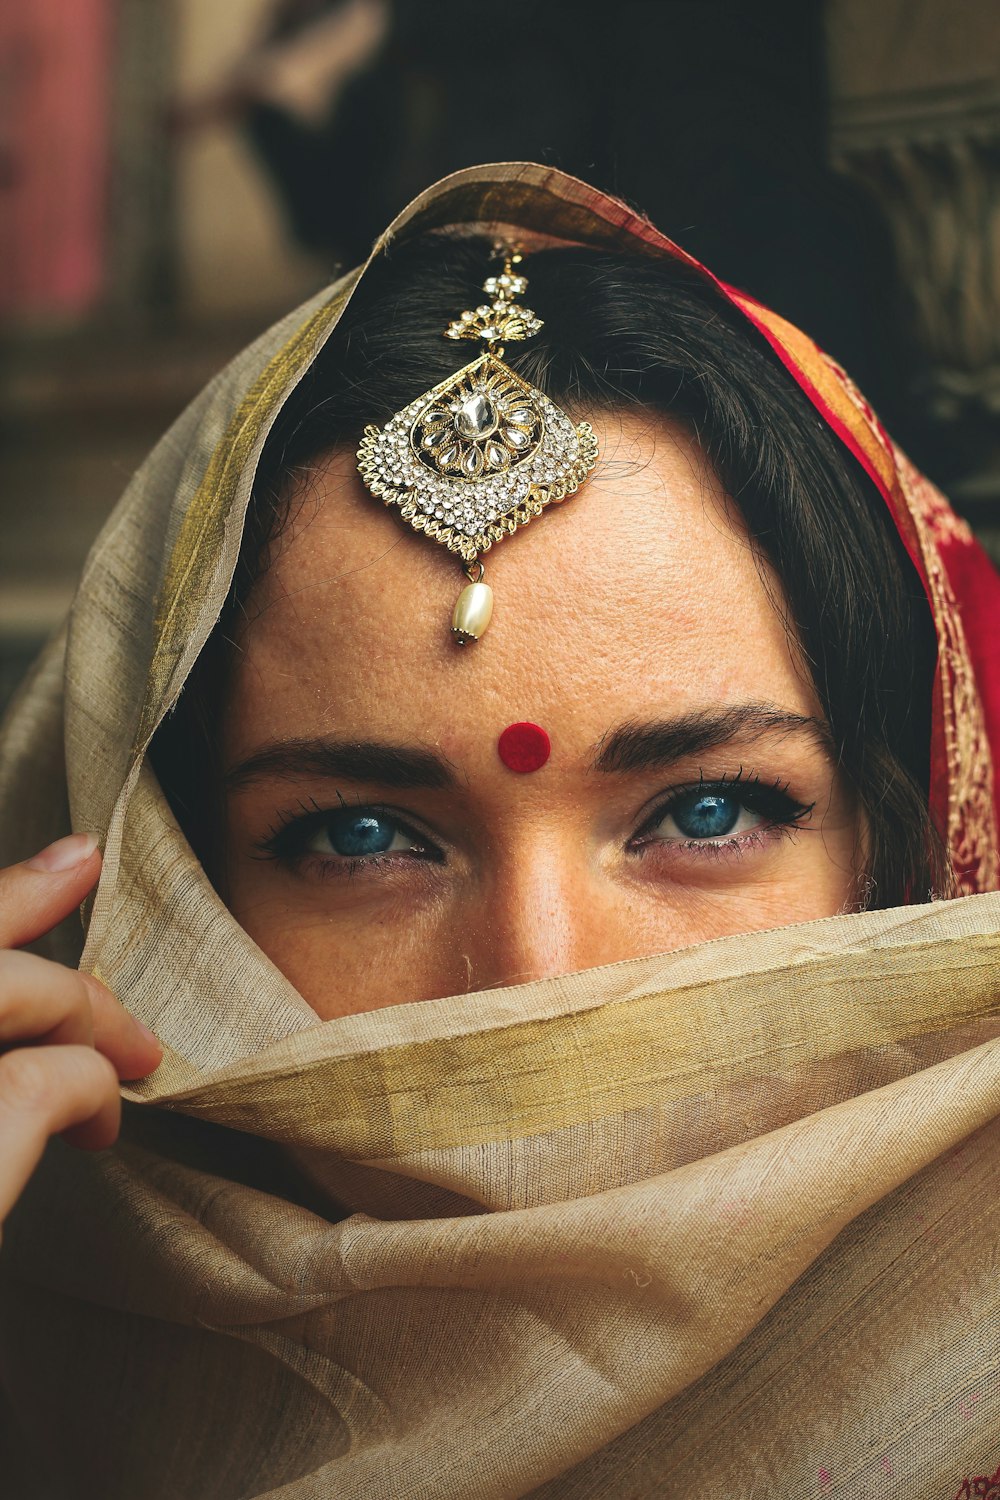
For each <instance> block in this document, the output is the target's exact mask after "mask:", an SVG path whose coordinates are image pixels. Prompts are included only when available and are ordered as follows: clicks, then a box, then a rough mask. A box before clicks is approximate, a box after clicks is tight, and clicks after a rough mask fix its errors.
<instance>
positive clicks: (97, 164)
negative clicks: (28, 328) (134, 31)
mask: <svg viewBox="0 0 1000 1500" xmlns="http://www.w3.org/2000/svg"><path fill="white" fill-rule="evenodd" d="M113 9H114V4H113V0H6V3H4V4H3V5H2V6H0V317H2V318H3V320H4V321H6V322H11V321H16V322H19V323H20V322H38V321H40V320H41V321H46V322H47V321H50V320H52V321H65V320H66V319H71V320H72V319H75V318H78V317H80V316H82V315H83V314H85V313H86V312H87V311H88V310H89V309H90V308H91V307H92V306H93V305H94V303H95V302H96V301H97V300H98V299H99V297H100V295H101V292H102V290H103V287H104V270H105V255H106V243H107V224H106V219H107V200H108V176H109V153H110V114H111V73H112V45H113V21H114V16H113Z"/></svg>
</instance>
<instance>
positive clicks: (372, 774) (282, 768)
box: [225, 739, 456, 791]
mask: <svg viewBox="0 0 1000 1500" xmlns="http://www.w3.org/2000/svg"><path fill="white" fill-rule="evenodd" d="M302 776H323V777H330V778H338V777H339V778H342V779H344V780H346V781H376V782H378V783H379V785H380V786H391V787H397V788H398V789H400V790H409V789H411V788H415V787H421V788H423V789H424V790H428V791H440V790H443V789H444V788H446V787H451V786H454V785H455V783H456V777H455V773H454V771H453V770H452V768H451V766H450V765H449V764H448V762H447V761H446V760H444V759H442V757H441V756H439V755H435V754H434V753H433V751H430V750H421V749H419V748H418V747H416V746H410V745H389V744H384V743H382V742H381V741H378V740H331V739H306V740H281V741H278V742H276V743H275V744H273V745H264V746H262V748H261V749H260V750H256V751H254V753H253V755H250V756H248V757H247V759H246V760H242V761H240V762H239V763H238V765H235V766H233V768H232V770H230V771H228V772H227V773H226V777H225V781H226V786H227V787H229V788H231V789H233V790H235V789H237V788H239V787H245V786H249V785H251V784H252V783H253V782H257V781H274V780H277V781H295V780H298V779H299V778H300V777H302Z"/></svg>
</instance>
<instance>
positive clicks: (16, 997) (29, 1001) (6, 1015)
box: [0, 949, 94, 1051]
mask: <svg viewBox="0 0 1000 1500" xmlns="http://www.w3.org/2000/svg"><path fill="white" fill-rule="evenodd" d="M93 1041H94V1025H93V1019H92V1015H91V1001H90V992H89V991H88V988H87V985H86V983H85V981H84V978H83V975H82V974H80V973H78V972H77V970H76V969H67V968H66V967H65V966H64V965H63V964H56V963H52V962H51V961H50V960H49V959H47V958H38V957H36V956H35V954H33V953H19V952H18V951H17V950H16V949H15V950H8V951H6V952H3V951H0V1051H2V1050H3V1049H4V1048H6V1047H11V1046H18V1045H23V1044H24V1043H27V1042H46V1043H52V1044H53V1045H66V1044H70V1045H72V1044H76V1045H79V1046H83V1047H89V1046H92V1045H93Z"/></svg>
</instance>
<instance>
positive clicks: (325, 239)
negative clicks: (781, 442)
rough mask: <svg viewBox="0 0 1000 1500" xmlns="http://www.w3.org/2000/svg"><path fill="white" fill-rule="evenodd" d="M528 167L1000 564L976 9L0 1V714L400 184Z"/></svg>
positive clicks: (994, 334)
mask: <svg viewBox="0 0 1000 1500" xmlns="http://www.w3.org/2000/svg"><path fill="white" fill-rule="evenodd" d="M525 158H527V159H532V160H538V161H543V162H550V163H553V164H555V165H558V166H560V167H564V168H565V169H567V170H568V171H571V172H575V173H577V174H578V175H580V176H582V177H585V178H587V179H588V180H589V181H592V182H594V183H596V184H598V185H599V186H601V187H605V188H608V189H610V190H612V191H614V192H617V193H619V194H621V195H622V196H623V197H625V198H627V199H629V201H631V202H632V203H634V204H636V205H638V206H639V207H641V208H642V209H644V210H645V211H646V212H647V213H648V214H649V215H650V217H651V218H653V219H654V221H655V222H656V223H657V224H658V225H659V226H660V227H661V228H662V229H664V230H665V231H666V232H667V233H669V234H671V235H672V236H673V237H674V238H675V239H677V240H678V241H679V242H680V243H681V244H682V245H684V246H685V247H686V248H687V249H689V250H690V251H692V252H693V253H694V254H696V255H698V256H700V257H701V258H703V259H704V260H706V261H707V262H708V264H709V265H711V267H712V268H713V270H715V271H717V272H718V273H719V274H721V275H722V276H724V277H725V278H726V279H728V280H730V281H732V282H735V283H736V284H738V285H740V286H743V287H745V288H746V289H747V290H749V291H750V292H752V293H753V294H754V295H756V296H757V297H759V298H760V299H761V300H763V301H765V302H767V303H769V304H771V305H772V306H774V307H775V308H777V309H778V310H779V311H780V312H782V313H784V314H785V316H787V317H789V318H791V319H792V320H793V321H795V322H798V323H800V324H801V325H802V326H803V327H805V328H806V329H807V330H808V331H809V332H810V333H812V334H813V336H814V337H815V338H817V339H818V340H819V342H820V343H822V344H824V345H825V346H826V347H827V348H828V349H829V350H830V351H831V352H832V353H833V354H835V355H836V356H837V357H838V358H839V359H840V360H841V362H842V363H843V364H845V365H846V366H847V368H848V369H849V370H850V371H851V373H852V374H853V375H854V377H855V379H856V380H857V381H858V383H859V384H860V385H861V386H862V388H863V389H865V390H866V393H867V394H868V396H869V397H870V399H871V400H872V401H873V403H874V405H875V406H876V408H877V409H878V410H879V411H880V413H881V414H882V416H883V418H884V419H885V421H886V424H887V425H888V427H889V429H890V431H892V432H893V433H894V435H895V436H896V437H897V439H898V440H900V441H901V442H902V443H903V445H904V446H905V447H907V448H908V449H909V450H910V452H911V454H912V456H913V457H914V458H915V459H916V460H917V462H918V463H919V464H920V465H921V466H922V467H924V468H925V469H926V470H927V471H928V472H929V473H930V474H931V475H932V477H933V478H934V479H935V480H937V482H938V483H940V484H941V485H943V486H944V488H945V489H946V491H947V492H948V493H949V494H950V496H951V497H952V499H953V500H954V501H955V503H956V504H957V506H958V508H959V509H960V510H961V511H962V512H963V513H964V514H965V515H966V516H967V517H968V518H969V520H970V521H971V523H972V524H973V526H974V527H975V528H976V530H977V531H978V532H979V534H980V536H981V537H982V539H983V541H984V543H985V544H986V546H987V547H988V548H989V549H990V550H991V552H992V553H993V555H994V557H995V558H1000V7H998V6H997V4H996V0H878V3H872V0H826V3H823V0H615V3H614V4H613V5H608V4H606V3H602V4H596V3H593V0H573V3H561V0H547V3H544V4H542V3H540V0H505V3H504V5H503V6H502V8H500V7H492V6H478V7H477V6H473V5H468V4H459V3H457V0H31V4H30V5H15V4H13V3H10V4H8V5H7V6H6V7H5V8H4V10H3V11H2V12H0V340H2V355H0V703H2V701H3V699H4V698H5V697H6V696H8V695H9V693H10V691H11V690H12V688H13V686H14V684H15V683H16V681H17V680H18V678H19V676H20V675H21V674H22V673H23V671H24V669H25V667H26V665H27V663H28V662H29V661H30V659H31V657H32V656H33V655H34V653H35V652H36V650H37V649H38V646H39V645H40V643H41V642H42V640H44V638H45V636H46V635H47V634H48V633H49V632H50V631H51V629H52V628H53V627H54V626H55V625H56V624H57V623H58V621H59V620H60V618H61V616H62V614H63V612H64V611H65V609H66V607H67V604H68V603H69V600H70V598H71V595H72V590H73V586H74V580H75V577H76V575H77V573H78V572H79V569H80V566H81V564H82V562H83V559H84V557H85V555H86V552H87V549H88V547H89V545H90V542H91V541H92V540H93V537H94V535H95V534H96V532H97V530H98V528H99V526H100V524H101V522H102V521H103V519H104V517H105V516H106V514H107V512H108V510H109V509H110V507H111V505H112V504H113V503H114V501H115V499H116V498H117V496H118V495H119V494H120V492H121V490H122V489H123V487H124V485H125V484H126V482H127V480H128V478H129V476H130V475H131V473H132V472H133V470H134V469H135V467H136V466H137V464H138V463H139V461H140V460H141V458H142V457H143V456H144V454H145V453H146V452H147V450H148V449H149V448H150V446H151V445H152V444H153V442H154V441H155V440H156V438H157V437H158V436H159V435H160V433H161V432H162V431H163V430H164V429H165V428H166V427H167V426H168V425H169V423H170V422H171V420H172V419H173V418H174V417H175V416H176V415H177V414H178V412H179V411H180V410H181V409H182V408H183V406H184V405H185V403H186V402H187V401H188V400H189V399H190V397H191V396H192V395H194V394H195V392H196V391H197V390H198V389H199V388H200V386H201V385H203V384H204V382H205V381H206V380H207V379H208V378H209V377H210V376H211V375H212V374H213V373H214V371H215V370H216V369H218V368H219V367H220V366H221V365H222V364H223V363H224V362H225V360H226V359H227V358H228V357H229V356H230V355H231V354H233V353H235V351H236V350H237V349H238V348H240V347H241V345H242V344H244V343H245V342H246V341H247V340H248V339H249V338H250V337H251V336H252V335H253V334H255V333H256V332H258V331H259V330H260V329H261V328H262V327H263V326H264V325H265V324H266V323H267V322H269V321H271V320H272V319H273V318H275V317H277V316H278V315H280V314H281V313H283V312H285V311H286V310H287V309H289V308H290V307H292V306H293V305H294V304H295V303H297V302H298V301H300V300H302V299H303V298H304V297H305V296H307V295H309V294H310V293H311V292H312V291H314V290H315V289H317V288H318V287H319V286H321V285H322V284H323V283H324V281H326V280H327V279H329V278H330V277H331V276H332V275H333V274H334V273H335V272H336V270H337V268H338V267H342V266H345V265H350V264H353V263H354V262H355V261H357V260H358V259H359V258H360V256H361V255H363V254H364V252H365V250H366V249H367V247H368V244H369V242H370V240H371V239H372V237H373V236H374V235H375V234H377V233H378V232H379V231H380V230H381V229H382V228H383V227H384V226H385V224H386V222H387V221H388V220H389V218H391V217H392V215H393V214H395V213H396V212H398V210H399V209H401V208H402V207H403V206H404V205H405V203H406V202H407V200H408V199H409V198H410V197H411V196H412V195H413V194H414V193H415V192H417V191H419V190H420V189H421V188H423V187H425V186H426V185H427V184H428V183H430V182H431V181H432V180H434V179H435V178H436V177H438V176H440V175H442V174H443V173H444V172H447V171H450V170H453V169H455V168H458V167H462V166H467V165H470V164H472V163H475V162H480V161H488V160H511V159H525Z"/></svg>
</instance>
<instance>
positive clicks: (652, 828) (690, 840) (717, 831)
mask: <svg viewBox="0 0 1000 1500" xmlns="http://www.w3.org/2000/svg"><path fill="white" fill-rule="evenodd" d="M811 812H812V804H811V803H810V804H809V805H808V806H807V805H806V804H805V803H802V802H796V801H795V799H794V798H793V797H790V796H789V795H788V792H787V790H786V789H785V788H784V787H782V786H780V785H778V784H775V785H774V786H766V785H764V786H762V785H761V784H760V782H759V781H758V780H757V778H756V777H753V778H750V779H747V778H743V777H735V778H734V779H733V780H730V781H716V782H709V783H702V784H701V785H700V786H694V787H690V788H689V789H688V790H687V791H681V792H678V793H676V794H675V795H674V796H673V797H672V798H671V799H670V801H669V802H667V803H666V805H665V806H662V807H661V808H660V810H659V812H657V813H656V814H655V815H654V816H653V817H652V818H650V820H649V823H648V824H647V825H646V828H645V829H644V830H643V835H644V837H645V838H646V839H647V840H648V841H649V842H652V843H658V844H660V843H662V844H684V843H687V844H690V845H694V844H700V843H705V844H708V843H711V842H712V841H713V840H714V841H715V843H717V844H723V843H730V844H734V843H737V842H738V840H739V839H740V838H741V837H742V836H743V835H745V834H751V833H755V832H756V831H757V830H758V829H763V828H791V827H795V826H796V825H798V824H799V823H800V822H801V821H802V820H803V819H804V818H807V817H808V816H809V814H810V813H811Z"/></svg>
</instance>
